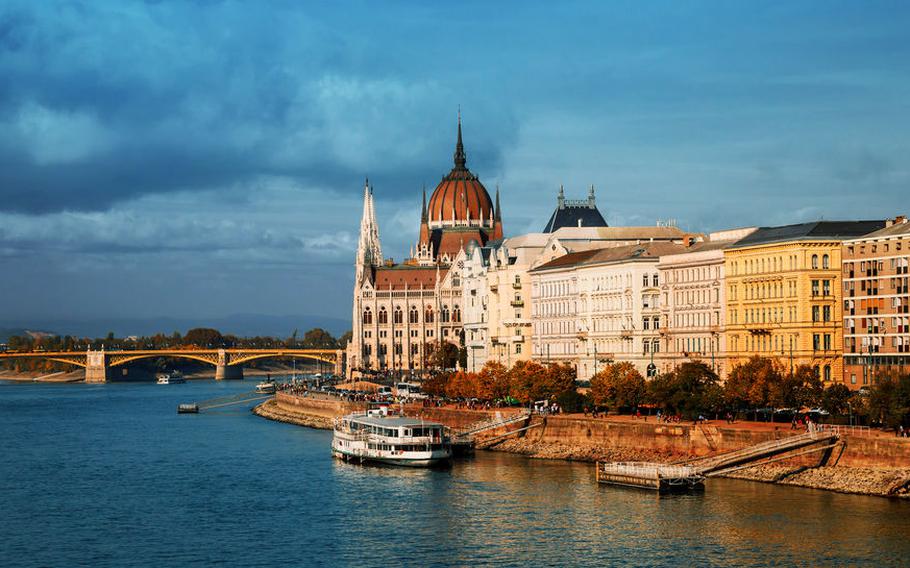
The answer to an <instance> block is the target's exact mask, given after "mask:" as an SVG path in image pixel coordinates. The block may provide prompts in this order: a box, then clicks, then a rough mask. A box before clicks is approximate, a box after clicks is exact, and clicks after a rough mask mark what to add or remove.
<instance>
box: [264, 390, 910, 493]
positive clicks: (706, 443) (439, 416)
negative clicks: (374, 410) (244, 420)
mask: <svg viewBox="0 0 910 568" xmlns="http://www.w3.org/2000/svg"><path fill="white" fill-rule="evenodd" d="M362 406H363V405H362V404H357V403H349V402H344V401H340V400H338V399H334V398H331V397H325V396H319V397H303V396H291V395H287V394H284V393H279V394H278V395H277V396H276V398H275V399H272V400H270V401H268V402H266V403H264V404H262V405H260V406H258V407H257V408H256V409H254V413H256V414H257V415H259V416H263V417H265V418H269V419H271V420H277V421H280V422H286V423H290V424H297V425H301V426H308V427H313V428H331V419H332V418H333V417H335V416H340V415H342V414H346V413H348V412H352V411H354V410H358V409H361V408H362ZM404 408H405V413H406V414H408V415H412V416H419V417H422V418H425V419H427V420H432V421H435V422H440V423H442V424H445V425H447V426H449V427H451V428H454V429H463V428H465V427H467V426H468V425H470V424H475V423H477V422H481V421H484V420H490V419H493V418H494V417H495V416H496V414H497V413H499V414H500V415H503V414H507V413H509V412H515V411H516V410H515V409H501V410H466V409H458V408H454V407H442V408H436V407H429V408H425V407H422V406H420V405H405V407H404ZM530 426H532V428H530V429H528V430H526V431H523V432H520V433H516V434H515V435H514V436H513V437H508V438H504V439H503V438H498V436H501V435H502V434H505V433H507V430H506V429H500V430H497V431H494V432H489V433H486V434H485V435H484V436H480V437H478V440H477V447H478V449H486V450H491V451H499V452H508V453H513V454H520V455H524V456H527V457H531V458H536V459H551V460H568V461H581V462H590V463H593V462H596V461H598V460H603V461H650V462H659V463H676V462H680V461H685V460H688V459H692V458H695V457H702V456H706V455H713V454H716V453H722V452H727V451H732V450H738V449H741V448H745V447H747V446H750V445H755V444H758V443H761V442H764V441H767V440H772V439H779V438H783V437H786V436H789V435H791V434H792V432H791V431H790V430H789V426H788V425H787V426H786V427H785V426H783V425H780V424H777V425H775V424H760V423H748V422H743V423H736V424H724V423H720V424H717V423H714V424H700V425H694V424H680V423H677V424H664V423H657V422H654V421H650V422H647V421H644V420H634V419H631V418H629V417H609V418H592V417H587V416H582V415H560V416H550V417H546V418H543V417H534V418H533V419H532V421H531V424H530ZM519 427H520V426H518V425H516V426H512V427H509V429H512V430H514V429H517V428H519ZM841 440H842V441H843V442H844V443H845V446H844V449H843V451H842V452H840V451H838V452H835V454H834V455H833V456H832V458H831V460H830V461H829V462H828V463H827V464H826V465H821V466H820V464H819V455H818V454H807V455H805V456H800V457H797V458H792V459H789V460H785V461H781V462H778V463H775V464H770V465H764V466H756V467H753V468H749V469H745V470H741V471H738V472H736V473H733V474H730V475H729V477H731V478H737V479H747V480H751V481H761V482H766V483H776V484H780V485H792V486H799V487H807V488H813V489H823V490H828V491H837V492H841V493H853V494H861V495H876V496H884V497H897V498H910V439H907V438H904V439H901V438H896V437H893V436H887V435H885V434H882V433H877V432H868V431H863V432H859V433H853V434H848V433H845V434H843V435H842V437H841Z"/></svg>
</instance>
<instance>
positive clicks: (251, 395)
mask: <svg viewBox="0 0 910 568" xmlns="http://www.w3.org/2000/svg"><path fill="white" fill-rule="evenodd" d="M272 396H273V395H263V394H262V393H260V392H256V391H250V392H242V393H238V394H232V395H229V396H219V397H216V398H210V399H206V400H203V401H200V402H193V403H189V404H181V405H179V406H178V407H177V411H178V413H181V414H185V413H187V412H185V411H183V412H181V410H180V409H181V408H184V409H185V408H190V407H195V409H196V412H201V411H203V410H212V409H213V408H223V407H225V406H233V405H235V404H243V403H245V402H254V401H257V400H266V399H268V398H272Z"/></svg>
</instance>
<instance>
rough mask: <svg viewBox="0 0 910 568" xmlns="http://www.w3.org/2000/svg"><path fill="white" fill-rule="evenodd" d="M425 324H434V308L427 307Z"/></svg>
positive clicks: (424, 317)
mask: <svg viewBox="0 0 910 568" xmlns="http://www.w3.org/2000/svg"><path fill="white" fill-rule="evenodd" d="M423 322H424V323H433V308H431V307H429V306H428V307H427V311H426V313H424V314H423Z"/></svg>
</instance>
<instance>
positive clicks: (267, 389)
mask: <svg viewBox="0 0 910 568" xmlns="http://www.w3.org/2000/svg"><path fill="white" fill-rule="evenodd" d="M276 390H277V387H276V386H275V383H273V382H272V381H263V382H261V383H259V384H258V385H256V392H258V393H261V394H275V391H276Z"/></svg>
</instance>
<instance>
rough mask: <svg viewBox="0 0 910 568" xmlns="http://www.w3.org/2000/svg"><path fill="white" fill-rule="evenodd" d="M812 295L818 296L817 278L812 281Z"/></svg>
mask: <svg viewBox="0 0 910 568" xmlns="http://www.w3.org/2000/svg"><path fill="white" fill-rule="evenodd" d="M812 295H813V296H818V280H813V281H812Z"/></svg>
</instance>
